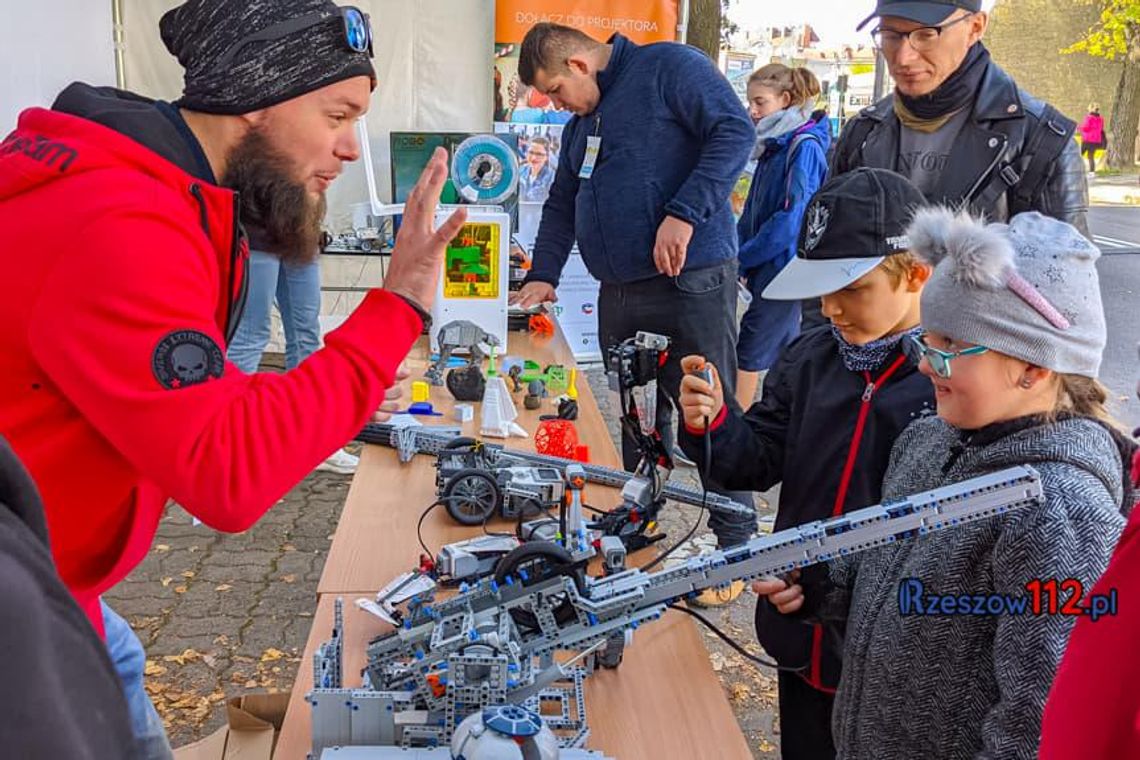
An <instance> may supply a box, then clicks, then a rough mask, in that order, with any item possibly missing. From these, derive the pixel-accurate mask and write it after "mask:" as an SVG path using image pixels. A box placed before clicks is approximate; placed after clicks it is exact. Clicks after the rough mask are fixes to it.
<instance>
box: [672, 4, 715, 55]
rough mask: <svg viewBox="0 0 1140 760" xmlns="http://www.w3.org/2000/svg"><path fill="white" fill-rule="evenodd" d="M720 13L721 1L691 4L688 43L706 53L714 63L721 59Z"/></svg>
mask: <svg viewBox="0 0 1140 760" xmlns="http://www.w3.org/2000/svg"><path fill="white" fill-rule="evenodd" d="M678 6H680V3H678ZM720 13H721V8H720V0H690V2H689V30H688V35H687V41H688V43H689V44H690V45H692V46H693V47H698V48H700V49H701V50H703V51H705V54H706V55H708V57H709V58H712V59H713V61H714V62H716V61H718V60H719V59H720Z"/></svg>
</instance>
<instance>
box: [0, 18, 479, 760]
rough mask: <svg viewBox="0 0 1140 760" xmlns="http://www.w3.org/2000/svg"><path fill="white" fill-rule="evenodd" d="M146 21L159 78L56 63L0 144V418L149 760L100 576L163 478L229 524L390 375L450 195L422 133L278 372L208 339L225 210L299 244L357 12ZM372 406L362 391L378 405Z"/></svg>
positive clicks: (146, 539)
mask: <svg viewBox="0 0 1140 760" xmlns="http://www.w3.org/2000/svg"><path fill="white" fill-rule="evenodd" d="M160 32H161V35H162V40H163V42H164V43H165V45H166V47H167V49H168V50H169V51H170V52H171V53H172V54H173V55H174V56H175V57H176V58H177V59H178V61H179V63H180V64H182V66H183V68H184V69H185V80H184V89H183V94H182V97H181V98H180V99H179V100H177V101H175V102H174V103H165V102H161V101H152V100H148V99H145V98H142V97H140V96H138V95H135V94H132V93H129V92H122V91H118V90H114V89H112V88H109V87H92V86H89V85H85V84H80V83H76V84H72V85H70V86H69V87H67V88H66V89H65V90H64V91H63V92H62V93H61V94H60V95H59V97H58V98H57V99H56V101H55V103H54V105H53V106H52V108H51V109H41V108H31V109H28V110H26V111H24V112H23V113H22V114H21V116H20V119H19V123H18V125H17V127H16V130H15V131H14V132H12V133H11V134H10V135H9V136H8V137H7V138H6V139H4V141H3V142H2V143H0V267H2V268H3V270H4V272H5V273H6V274H5V277H4V278H3V279H0V356H2V357H4V358H3V371H0V435H2V436H4V437H6V438H7V439H8V440H9V442H10V443H11V446H12V449H13V450H14V451H15V453H16V454H17V455H18V456H19V457H20V458H21V459H22V460H23V462H24V464H25V465H26V466H27V469H28V470H29V472H30V473H31V475H32V477H33V478H34V479H35V481H36V485H37V486H38V488H39V490H40V492H41V494H42V496H43V501H44V506H45V511H46V515H47V524H48V534H49V535H50V543H51V549H52V555H53V558H54V560H55V562H56V565H57V567H58V569H59V573H60V576H61V578H62V579H63V581H64V583H65V585H66V586H67V588H68V590H69V591H70V592H71V594H72V595H73V596H74V597H75V599H76V600H77V601H78V603H79V605H80V607H81V608H82V609H83V610H84V612H85V613H86V616H87V619H88V620H89V621H90V623H91V625H92V626H93V627H94V629H95V631H97V632H98V633H100V634H101V635H103V637H104V639H105V641H106V646H107V649H108V651H109V653H110V655H111V660H112V662H113V663H114V666H115V670H116V672H117V674H118V676H119V680H120V681H121V685H122V687H123V691H124V694H125V696H126V698H127V702H128V705H129V707H130V712H131V722H132V729H133V734H134V739H135V745H136V746H135V747H134V748H132V749H130V750H128V749H127V748H124V752H123V753H122V754H120V755H116V756H117V757H132V758H169V757H171V750H170V746H169V743H168V742H167V739H166V736H165V732H164V730H163V724H162V721H161V719H160V718H159V717H158V715H157V713H156V712H155V710H154V707H153V705H152V704H151V703H150V700H149V698H148V697H147V695H146V692H145V691H144V689H143V670H144V667H145V663H146V657H145V653H144V652H143V648H142V646H141V644H140V643H139V641H138V639H137V637H135V635H134V633H133V632H132V631H131V629H130V627H129V626H128V625H127V623H126V622H125V621H124V620H123V619H122V618H121V617H119V616H118V615H116V614H115V613H114V612H113V611H111V610H110V609H109V608H108V607H107V606H106V605H105V604H102V602H101V595H102V594H103V593H104V592H105V591H107V590H108V589H109V588H111V587H112V586H114V585H115V584H116V583H118V582H119V581H120V580H122V579H123V578H124V577H125V576H126V575H127V574H128V573H129V572H130V571H131V569H132V568H134V567H135V566H136V565H137V564H138V563H139V562H140V561H142V559H143V558H144V557H145V556H146V554H147V551H148V550H149V548H150V544H151V541H152V539H153V537H154V533H155V530H156V528H157V525H158V521H159V519H160V517H161V516H162V513H163V509H164V506H165V504H166V502H167V500H168V498H173V499H175V500H177V501H178V503H180V504H181V505H183V506H184V507H185V508H186V510H187V511H188V512H190V513H191V514H193V515H195V516H197V517H199V518H200V519H201V520H202V521H203V522H205V523H206V524H207V525H209V526H211V527H213V528H216V529H218V530H222V531H243V530H245V529H247V528H248V527H250V526H251V525H252V524H253V523H254V522H256V521H257V520H258V518H260V517H261V515H262V514H264V513H265V512H266V510H268V509H269V508H270V507H271V506H272V505H273V504H275V503H276V502H277V501H278V500H279V499H280V498H281V496H282V495H283V494H284V493H285V492H286V491H288V490H289V489H290V488H292V487H293V486H294V485H295V484H296V483H297V482H299V481H300V480H301V479H302V478H303V477H305V476H306V475H307V474H308V473H309V472H310V471H312V469H313V468H314V467H315V466H316V465H317V464H318V463H320V462H321V461H322V460H324V459H325V458H326V457H327V456H328V455H329V454H330V453H332V452H333V451H335V450H336V449H338V448H339V447H340V446H341V445H343V444H344V443H345V442H346V441H347V440H349V439H351V438H352V437H353V435H354V434H355V432H356V431H358V430H359V429H360V428H361V426H362V425H364V423H366V422H367V421H368V420H369V419H370V418H371V417H373V415H374V414H377V413H378V414H379V415H380V416H381V418H383V416H384V415H385V414H386V413H387V411H388V410H389V409H391V403H392V401H393V400H394V399H395V398H396V397H398V395H399V394H398V391H397V390H395V389H394V386H395V385H396V383H397V381H398V380H399V379H400V378H401V373H400V369H399V367H400V364H401V362H402V360H403V359H404V357H405V356H406V355H407V353H408V350H409V349H410V348H411V346H412V344H413V342H414V341H415V340H416V339H417V337H419V335H420V334H421V332H422V330H423V328H424V327H425V325H426V323H427V322H428V321H429V317H428V309H429V308H430V306H431V300H432V298H433V297H434V294H435V289H436V285H437V283H438V277H439V272H440V269H441V266H442V257H443V249H444V247H445V245H446V243H447V241H448V240H450V239H451V238H452V237H454V235H455V234H457V233H458V231H459V228H460V227H461V226H462V224H463V221H464V218H465V216H464V214H463V213H462V212H457V213H456V214H454V215H453V216H451V217H450V218H449V219H448V220H447V221H446V222H444V223H443V224H442V225H441V226H440V228H439V229H438V230H435V229H434V228H433V217H434V214H435V209H436V206H437V203H438V199H439V193H440V189H441V188H442V186H443V183H444V181H445V179H446V176H447V165H446V156H445V154H444V153H443V152H442V151H437V153H436V155H435V156H433V157H432V159H431V161H430V162H429V164H428V167H427V168H426V169H425V171H424V174H423V176H422V177H421V178H420V181H419V183H418V184H417V186H416V188H415V189H414V190H413V191H412V193H411V195H410V197H409V199H408V203H407V210H406V213H405V215H404V223H403V225H402V226H401V230H400V234H399V236H398V237H397V240H396V245H395V252H394V253H393V256H392V263H391V264H390V266H389V268H388V274H387V277H386V278H385V282H384V287H383V288H378V289H375V290H373V291H372V292H370V293H369V294H368V295H367V296H366V297H365V299H364V301H363V303H362V304H361V305H360V307H359V308H358V309H357V310H356V312H355V313H354V314H353V315H352V316H351V317H349V319H348V320H347V321H346V322H345V323H344V325H343V326H341V327H340V328H339V329H337V330H335V331H333V332H331V333H329V335H328V336H327V337H326V340H325V348H324V349H322V350H320V351H317V352H315V353H314V354H312V356H310V357H309V358H308V359H307V360H306V361H304V362H302V363H301V364H300V366H298V367H297V368H296V369H295V370H293V371H291V372H287V373H285V374H246V373H244V372H242V371H240V370H239V369H238V368H237V367H236V366H234V365H233V364H232V363H229V362H227V361H226V359H225V349H226V347H227V344H228V343H229V341H230V339H231V337H232V335H233V331H234V329H235V328H236V325H237V324H238V322H239V320H240V315H241V311H242V306H243V301H244V297H245V293H246V290H247V287H248V282H247V276H246V275H247V272H246V268H247V262H248V252H249V246H248V241H247V238H246V235H245V232H244V227H243V224H244V223H248V224H250V225H256V226H257V227H258V228H259V229H261V230H262V231H263V232H264V234H265V236H266V238H267V239H268V240H269V241H270V242H271V243H272V249H271V250H274V251H277V252H280V253H281V254H282V255H287V254H289V253H297V252H302V253H303V252H307V251H311V250H314V249H316V247H317V241H318V236H319V234H320V222H321V218H322V217H323V214H324V193H325V191H326V190H327V189H328V187H329V185H330V184H331V183H332V181H333V180H334V179H335V178H336V177H337V176H338V175H339V174H340V172H341V169H342V167H343V165H344V163H345V162H349V161H355V160H357V159H358V158H359V156H360V145H359V143H358V141H357V137H356V126H355V122H356V120H357V119H358V117H360V116H361V115H362V114H363V113H364V112H365V111H366V110H367V109H368V105H369V99H370V95H371V92H372V90H373V89H374V88H375V87H376V73H375V71H374V70H373V67H372V62H371V58H372V35H371V29H370V27H369V24H368V18H367V16H365V15H364V14H363V13H362V12H361V11H359V10H358V9H355V8H347V7H346V8H342V7H339V6H337V5H335V4H333V3H332V2H330V1H329V0H189V2H186V3H184V4H182V5H180V6H178V7H177V8H174V9H173V10H171V11H169V12H168V13H166V14H165V15H164V16H163V17H162V20H161V22H160ZM378 410H379V412H378Z"/></svg>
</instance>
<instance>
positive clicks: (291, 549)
mask: <svg viewBox="0 0 1140 760" xmlns="http://www.w3.org/2000/svg"><path fill="white" fill-rule="evenodd" d="M281 551H283V552H295V551H297V547H296V546H293V544H285V545H283V546H282V547H281Z"/></svg>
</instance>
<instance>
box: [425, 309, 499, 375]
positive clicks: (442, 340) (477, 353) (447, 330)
mask: <svg viewBox="0 0 1140 760" xmlns="http://www.w3.org/2000/svg"><path fill="white" fill-rule="evenodd" d="M437 339H438V341H439V358H438V359H436V360H435V363H434V364H432V365H431V366H430V367H428V370H427V372H425V373H424V377H425V378H427V381H428V382H429V383H431V384H432V385H443V371H444V370H445V369H447V362H448V361H449V360H450V359H451V354H452V353H453V352H455V350H456V349H464V348H465V349H467V350H468V351H470V352H471V356H470V358H469V359H468V360H467V366H469V367H478V368H482V366H483V357H484V353H483V348H482V346H484V345H486V346H488V347H489V348H497V347H498V346H499V339H498V338H496V337H495V336H494V335H491V334H490V333H488V332H487V331H485V330H484V329H483V328H482V327H479V325H477V324H475V323H474V322H468V321H467V320H465V319H460V320H456V321H454V322H448V323H447V324H445V325H444V326H443V327H441V328H439V332H438V333H437Z"/></svg>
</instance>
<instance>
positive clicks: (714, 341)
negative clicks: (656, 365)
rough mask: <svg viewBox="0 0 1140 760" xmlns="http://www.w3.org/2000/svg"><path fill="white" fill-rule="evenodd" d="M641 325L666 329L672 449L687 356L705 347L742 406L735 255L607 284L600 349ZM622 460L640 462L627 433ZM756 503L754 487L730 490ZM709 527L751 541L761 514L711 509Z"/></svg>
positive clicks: (662, 405)
mask: <svg viewBox="0 0 1140 760" xmlns="http://www.w3.org/2000/svg"><path fill="white" fill-rule="evenodd" d="M639 330H643V331H645V332H652V333H658V334H660V335H665V336H667V337H668V338H669V339H670V340H671V341H672V342H671V343H670V345H669V360H668V361H667V362H666V363H665V366H664V367H662V368H661V371H660V373H659V376H658V381H657V429H658V430H659V431H660V432H661V437H662V439H664V443H665V447H666V449H667V450H668V451H672V449H673V444H674V443H675V436H674V435H673V408H674V406H675V405H677V399H678V396H679V394H680V389H681V359H682V357H685V356H688V355H689V354H700V355H702V356H704V357H705V358H706V359H708V360H709V361H711V362H712V363H713V364H714V365H716V368H717V371H718V372H719V373H720V377H721V380H722V381H723V383H724V398H725V402H726V403H729V404H731V405H732V407H733V408H735V407H736V401H735V398H734V389H735V387H736V260H735V259H733V260H731V261H728V262H725V263H724V264H718V265H716V266H711V267H704V268H702V269H695V270H688V269H686V270H685V271H683V272H682V273H681V274H680V276H678V277H665V276H658V277H653V278H652V279H649V280H642V281H641V282H635V283H631V284H628V285H614V284H610V283H602V287H601V293H600V294H599V296H598V337H599V339H600V341H601V345H602V350H603V351H604V350H605V349H607V348H608V347H610V346H614V345H617V344H618V343H621V342H622V341H623V340H626V339H627V338H632V337H633V336H634V335H636V334H637V332H638V331H639ZM621 449H622V463H623V466H624V467H625V469H627V470H630V471H632V470H634V469H635V468H636V467H637V462H638V454H637V447H636V444H635V443H634V441H633V439H632V438H629V437H627V436H626V435H625V434H624V431H623V434H622V446H621ZM729 495H730V496H732V497H733V498H734V499H736V500H737V501H740V502H741V503H745V504H751V503H752V495H751V493H747V492H744V493H739V494H738V493H730V494H729ZM709 528H711V529H712V531H713V533H715V534H716V537H717V543H718V544H719V545H720V546H721V547H722V548H727V547H729V546H735V545H736V544H740V543H743V542H745V541H747V540H748V538H749V537H750V536H751V535H752V533H753V532H755V530H756V521H755V519H752V518H748V517H744V516H741V515H721V514H712V513H710V514H709Z"/></svg>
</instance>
